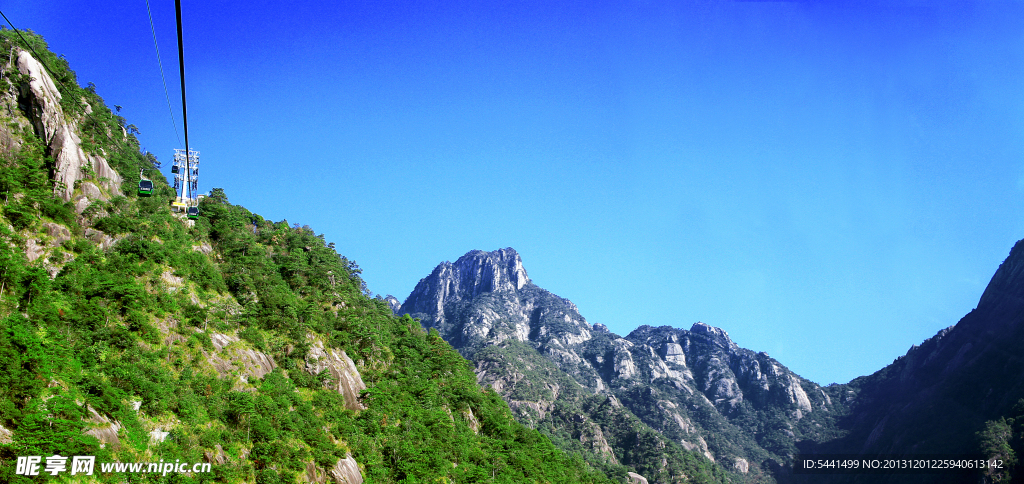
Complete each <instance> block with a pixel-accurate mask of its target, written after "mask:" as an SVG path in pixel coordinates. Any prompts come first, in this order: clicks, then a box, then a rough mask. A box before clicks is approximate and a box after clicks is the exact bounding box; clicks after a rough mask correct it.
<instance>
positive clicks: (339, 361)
mask: <svg viewBox="0 0 1024 484" xmlns="http://www.w3.org/2000/svg"><path fill="white" fill-rule="evenodd" d="M324 370H326V371H327V372H329V373H330V375H331V380H330V381H331V382H332V385H333V386H330V387H328V388H331V389H332V390H334V391H336V392H338V393H340V394H341V396H343V397H345V408H347V409H349V410H352V411H358V410H365V409H366V407H365V406H363V404H362V403H360V402H359V393H360V392H362V391H363V390H366V384H365V383H363V377H362V376H361V375H360V374H359V370H358V369H357V368H356V364H355V363H354V362H353V361H352V358H349V357H348V355H347V354H345V352H344V351H340V350H337V349H334V348H324V345H323V343H321V342H319V341H317V342H316V343H314V344H313V346H312V347H311V348H310V349H309V352H308V353H307V354H306V371H307V372H309V373H310V374H311V375H317V374H319V373H320V372H321V371H324ZM325 385H326V383H325Z"/></svg>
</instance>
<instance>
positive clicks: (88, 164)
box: [17, 51, 123, 200]
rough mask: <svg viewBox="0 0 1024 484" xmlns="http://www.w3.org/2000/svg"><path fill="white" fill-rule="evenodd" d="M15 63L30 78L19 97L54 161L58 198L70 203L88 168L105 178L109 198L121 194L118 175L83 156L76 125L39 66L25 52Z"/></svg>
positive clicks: (102, 162)
mask: <svg viewBox="0 0 1024 484" xmlns="http://www.w3.org/2000/svg"><path fill="white" fill-rule="evenodd" d="M17 63H18V71H20V72H21V73H22V74H24V75H27V76H29V78H30V80H29V83H28V85H26V86H23V88H22V92H21V97H22V98H23V99H26V100H27V101H28V102H27V103H26V104H27V105H28V106H29V112H28V113H26V114H27V115H28V117H29V120H30V121H31V122H32V125H33V127H34V128H35V131H36V134H37V135H39V136H40V137H41V138H42V139H43V142H44V143H46V146H47V148H48V151H49V154H50V156H51V157H52V158H53V159H54V161H55V162H56V168H55V179H56V181H57V182H58V189H57V190H58V191H57V195H59V196H61V197H62V198H64V200H71V196H72V195H73V194H74V187H75V182H76V181H78V180H81V179H82V177H83V172H84V170H83V169H84V168H91V169H92V171H93V172H94V173H95V176H96V178H98V179H101V180H103V179H106V181H105V182H104V185H105V188H106V189H107V191H108V192H109V193H110V194H111V195H115V196H116V195H120V194H121V191H120V187H121V182H122V181H123V180H122V179H121V175H120V174H118V173H117V171H115V170H114V169H113V168H111V167H110V165H109V164H108V163H107V160H106V159H104V158H103V157H102V156H98V155H90V154H86V153H85V151H84V150H82V146H81V145H82V140H81V138H79V137H78V135H77V134H76V132H77V131H78V127H77V123H76V122H75V121H69V120H68V119H69V117H68V116H67V113H65V112H64V110H63V108H61V105H60V101H61V93H60V91H59V90H58V89H57V86H56V85H55V84H54V82H53V79H51V78H50V75H49V74H48V73H47V72H46V71H45V70H44V69H43V66H42V64H40V63H39V61H38V60H36V59H35V58H34V57H32V55H31V54H30V53H28V51H21V52H20V53H19V54H18V60H17ZM100 195H101V196H100V197H99V198H101V199H103V198H105V197H104V196H103V195H102V193H101V194H100ZM89 198H93V199H95V198H97V197H94V196H89Z"/></svg>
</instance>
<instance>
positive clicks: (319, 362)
mask: <svg viewBox="0 0 1024 484" xmlns="http://www.w3.org/2000/svg"><path fill="white" fill-rule="evenodd" d="M324 370H327V371H328V372H329V373H330V375H331V380H332V381H333V386H332V387H329V388H332V389H333V390H335V391H337V392H338V393H340V394H341V395H342V396H343V397H345V408H347V409H349V410H352V411H359V410H365V409H366V407H364V406H363V404H362V403H360V402H359V394H360V393H361V392H362V391H363V390H366V384H365V383H363V377H362V376H361V375H360V374H359V370H358V369H357V368H356V364H355V363H354V362H353V361H352V358H349V357H348V355H347V354H345V352H344V351H340V350H336V349H334V348H330V350H329V351H328V349H327V348H324V345H323V343H321V342H319V341H317V342H316V343H315V344H314V345H313V347H311V348H310V349H309V352H308V353H307V354H306V371H307V372H309V373H310V374H312V375H317V374H319V373H320V372H321V371H324ZM360 482H362V481H360Z"/></svg>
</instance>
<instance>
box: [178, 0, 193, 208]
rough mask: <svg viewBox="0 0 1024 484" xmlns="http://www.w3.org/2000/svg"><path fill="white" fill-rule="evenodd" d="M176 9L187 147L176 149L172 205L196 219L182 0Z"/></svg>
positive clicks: (182, 109) (182, 110) (182, 107)
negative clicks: (182, 24)
mask: <svg viewBox="0 0 1024 484" xmlns="http://www.w3.org/2000/svg"><path fill="white" fill-rule="evenodd" d="M174 10H175V14H176V16H177V20H178V68H179V71H180V74H181V119H182V123H183V124H184V125H185V149H184V150H181V149H175V150H174V166H173V167H172V168H171V173H174V189H175V190H176V191H177V192H178V196H177V198H175V200H174V203H172V204H171V205H172V206H173V207H174V208H176V209H178V210H182V209H184V212H185V213H186V216H187V217H188V218H189V219H191V220H195V219H197V218H199V193H198V192H199V190H198V186H199V152H198V151H195V150H191V149H189V147H188V109H187V107H186V106H187V104H185V49H184V47H183V44H182V39H181V38H182V35H181V0H174Z"/></svg>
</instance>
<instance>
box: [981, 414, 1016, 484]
mask: <svg viewBox="0 0 1024 484" xmlns="http://www.w3.org/2000/svg"><path fill="white" fill-rule="evenodd" d="M977 438H978V443H979V447H980V450H981V453H982V454H983V455H984V456H985V458H986V459H989V460H995V461H1000V462H1002V463H1003V467H1002V468H1001V469H994V468H993V469H987V470H986V471H985V478H986V482H1003V483H1006V482H1020V481H1021V480H1022V478H1024V463H1022V462H1021V461H1020V456H1021V455H1024V454H1022V453H1024V399H1022V400H1019V401H1018V402H1017V404H1016V405H1014V407H1013V411H1012V412H1010V416H1008V417H1001V418H999V419H998V420H990V421H988V422H985V428H984V429H983V430H981V431H979V432H978V433H977Z"/></svg>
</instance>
